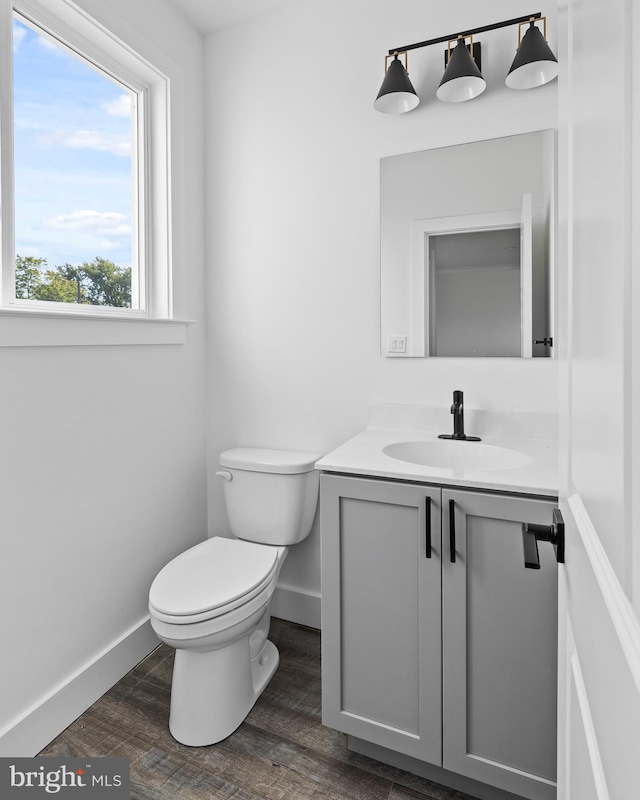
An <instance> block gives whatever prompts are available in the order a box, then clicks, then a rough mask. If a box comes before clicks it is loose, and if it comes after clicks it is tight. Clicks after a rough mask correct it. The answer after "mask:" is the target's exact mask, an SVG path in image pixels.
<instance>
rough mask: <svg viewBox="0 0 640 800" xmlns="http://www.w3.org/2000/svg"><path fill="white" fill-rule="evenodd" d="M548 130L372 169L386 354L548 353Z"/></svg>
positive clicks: (551, 149) (390, 160) (551, 141)
mask: <svg viewBox="0 0 640 800" xmlns="http://www.w3.org/2000/svg"><path fill="white" fill-rule="evenodd" d="M554 187H555V132H554V131H552V130H546V131H536V132H534V133H525V134H519V135H516V136H505V137H502V138H499V139H487V140H485V141H480V142H470V143H468V144H461V145H455V146H452V147H444V148H439V149H435V150H423V151H421V152H417V153H406V154H402V155H397V156H389V157H387V158H383V159H381V161H380V262H381V292H382V296H381V334H382V342H381V352H382V355H384V356H393V357H398V356H399V357H403V356H404V357H407V356H414V357H416V356H419V357H425V356H449V357H455V356H462V357H523V358H531V357H536V358H537V357H541V358H549V357H552V356H553V337H554V306H555V303H554V257H553V255H554V247H555V243H554V225H553V220H554V213H555V206H554V199H555V188H554Z"/></svg>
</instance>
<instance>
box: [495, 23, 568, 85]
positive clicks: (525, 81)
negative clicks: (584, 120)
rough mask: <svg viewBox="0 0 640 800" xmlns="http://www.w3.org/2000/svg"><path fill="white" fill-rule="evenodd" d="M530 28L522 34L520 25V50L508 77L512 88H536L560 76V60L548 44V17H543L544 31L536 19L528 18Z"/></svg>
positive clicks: (520, 25) (507, 82)
mask: <svg viewBox="0 0 640 800" xmlns="http://www.w3.org/2000/svg"><path fill="white" fill-rule="evenodd" d="M527 21H528V23H529V30H528V31H527V32H526V33H525V35H524V36H522V25H523V24H525V23H522V22H521V23H520V24H519V25H518V52H517V53H516V57H515V58H514V59H513V64H512V65H511V69H510V70H509V74H508V75H507V77H506V80H505V83H506V84H507V86H508V87H509V88H510V89H534V88H535V87H536V86H543V85H544V84H545V83H549V81H552V80H553V79H554V78H556V77H557V76H558V60H557V58H556V57H555V56H554V55H553V53H552V52H551V48H550V47H549V45H548V44H547V18H546V17H541V21H542V23H543V24H544V33H541V32H540V28H538V27H537V26H536V24H535V19H534V18H530V19H529V20H527Z"/></svg>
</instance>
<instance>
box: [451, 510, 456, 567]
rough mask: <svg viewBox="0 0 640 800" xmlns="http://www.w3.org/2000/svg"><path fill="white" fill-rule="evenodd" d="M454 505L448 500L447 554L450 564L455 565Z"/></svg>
mask: <svg viewBox="0 0 640 800" xmlns="http://www.w3.org/2000/svg"><path fill="white" fill-rule="evenodd" d="M455 513H456V504H455V502H454V501H453V500H449V554H450V558H451V563H452V564H455V563H456V518H455Z"/></svg>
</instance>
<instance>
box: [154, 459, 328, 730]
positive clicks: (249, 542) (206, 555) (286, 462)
mask: <svg viewBox="0 0 640 800" xmlns="http://www.w3.org/2000/svg"><path fill="white" fill-rule="evenodd" d="M318 458H319V456H317V455H315V454H310V453H293V452H290V451H279V450H261V449H256V448H234V449H233V450H228V451H225V452H224V453H222V454H221V455H220V466H221V467H223V468H224V471H223V472H221V473H218V474H220V475H221V476H222V477H223V478H225V502H226V504H227V509H228V511H229V518H230V524H231V527H232V531H233V533H234V534H235V535H236V537H238V538H235V539H229V538H226V537H213V538H211V539H208V540H207V541H205V542H201V543H200V544H198V545H195V546H194V547H192V548H190V549H189V550H187V551H185V552H184V553H181V554H180V555H179V556H177V557H176V558H174V559H173V560H172V561H170V562H169V563H168V564H167V565H166V566H165V567H164V568H163V569H162V570H160V572H159V573H158V575H157V576H156V578H155V580H154V581H153V584H152V585H151V589H150V591H149V612H150V615H151V625H152V627H153V629H154V630H155V632H156V634H157V635H158V636H159V638H160V639H161V640H162V641H164V642H165V643H166V644H168V645H170V646H171V647H174V648H175V649H176V656H175V662H174V668H173V679H172V686H171V710H170V714H169V729H170V731H171V734H172V735H173V736H174V738H175V739H177V740H178V741H179V742H181V743H182V744H185V745H190V746H203V745H209V744H215V743H216V742H219V741H221V740H222V739H224V738H226V737H227V736H229V735H230V734H231V733H233V731H234V730H235V729H236V728H237V727H238V726H239V725H240V724H241V723H242V721H243V720H244V719H245V717H246V716H247V714H248V713H249V711H250V710H251V708H252V707H253V705H254V703H255V701H256V700H257V698H258V697H259V696H260V694H261V693H262V691H263V690H264V688H265V686H266V685H267V684H268V682H269V680H270V679H271V677H272V675H273V674H274V672H275V670H276V669H277V667H278V662H279V655H278V651H277V649H276V647H275V645H274V644H273V643H272V642H270V641H269V640H268V638H267V637H268V633H269V624H270V615H269V605H270V601H271V597H272V595H273V592H274V590H275V587H276V583H277V580H278V575H279V573H280V569H281V567H282V563H283V562H284V559H285V557H286V555H287V552H288V547H289V545H290V544H293V543H295V542H298V541H300V540H301V539H303V538H304V537H305V536H307V535H308V533H309V531H310V529H311V525H312V523H313V517H314V514H315V508H316V505H317V496H318V477H319V476H318V473H317V472H316V471H315V470H314V464H315V462H316V460H317V459H318Z"/></svg>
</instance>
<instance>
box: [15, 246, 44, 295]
mask: <svg viewBox="0 0 640 800" xmlns="http://www.w3.org/2000/svg"><path fill="white" fill-rule="evenodd" d="M46 266H47V259H46V258H35V257H34V256H19V255H16V297H17V298H19V299H21V300H31V299H34V298H35V297H36V292H37V291H38V289H39V287H40V286H41V284H42V281H43V277H44V276H43V269H45V268H46Z"/></svg>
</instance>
